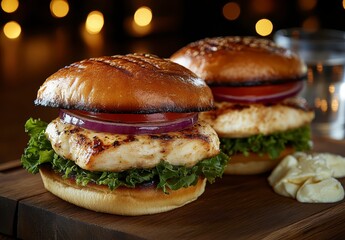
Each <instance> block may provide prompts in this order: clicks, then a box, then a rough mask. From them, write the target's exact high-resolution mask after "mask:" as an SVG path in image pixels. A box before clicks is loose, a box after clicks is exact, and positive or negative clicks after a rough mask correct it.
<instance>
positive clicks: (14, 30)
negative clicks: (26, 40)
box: [3, 21, 22, 39]
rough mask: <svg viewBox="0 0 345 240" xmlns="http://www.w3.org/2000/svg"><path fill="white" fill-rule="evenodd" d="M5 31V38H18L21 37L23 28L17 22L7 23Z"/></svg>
mask: <svg viewBox="0 0 345 240" xmlns="http://www.w3.org/2000/svg"><path fill="white" fill-rule="evenodd" d="M3 30H4V34H5V36H6V37H7V38H9V39H15V38H18V37H19V36H20V33H21V32H22V28H21V27H20V25H19V24H18V23H17V22H15V21H11V22H8V23H6V24H5V26H4V29H3Z"/></svg>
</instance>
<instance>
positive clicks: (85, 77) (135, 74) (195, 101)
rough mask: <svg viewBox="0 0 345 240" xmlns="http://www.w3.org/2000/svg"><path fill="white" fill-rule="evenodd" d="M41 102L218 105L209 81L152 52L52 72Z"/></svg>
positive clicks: (188, 108)
mask: <svg viewBox="0 0 345 240" xmlns="http://www.w3.org/2000/svg"><path fill="white" fill-rule="evenodd" d="M35 104H36V105H42V106H50V107H59V108H66V109H80V110H86V111H93V112H108V113H158V112H198V111H206V110H210V109H211V108H212V107H213V96H212V93H211V90H210V89H209V87H208V86H207V85H206V83H205V82H204V81H203V80H202V79H200V78H199V77H197V76H196V75H195V74H194V73H193V72H191V71H190V70H188V69H187V68H185V67H183V66H181V65H178V64H176V63H174V62H172V61H170V60H167V59H162V58H159V57H156V56H154V55H149V54H128V55H115V56H105V57H99V58H90V59H86V60H83V61H80V62H76V63H73V64H71V65H69V66H66V67H65V68H62V69H60V70H59V71H57V72H56V73H54V74H53V75H51V76H50V77H49V78H48V79H47V80H46V81H45V82H44V83H43V85H42V86H41V87H40V89H39V91H38V93H37V99H36V100H35Z"/></svg>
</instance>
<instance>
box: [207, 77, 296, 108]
mask: <svg viewBox="0 0 345 240" xmlns="http://www.w3.org/2000/svg"><path fill="white" fill-rule="evenodd" d="M302 88H303V82H298V83H296V84H295V85H294V87H293V88H290V89H288V90H286V91H282V92H276V93H273V94H269V95H246V94H244V95H242V96H238V95H229V94H225V93H219V92H216V91H213V95H214V98H215V100H216V101H227V102H242V103H243V102H244V103H245V102H249V103H257V102H263V103H266V102H277V101H281V100H283V99H285V98H289V97H293V96H296V95H297V93H299V92H300V91H301V90H302Z"/></svg>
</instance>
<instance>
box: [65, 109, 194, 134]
mask: <svg viewBox="0 0 345 240" xmlns="http://www.w3.org/2000/svg"><path fill="white" fill-rule="evenodd" d="M59 117H60V119H61V120H62V121H63V122H65V123H69V124H73V125H76V126H79V127H82V128H86V129H89V130H93V131H98V132H109V133H117V134H158V133H167V132H176V131H180V130H182V129H185V128H188V127H191V126H193V125H194V123H196V122H197V121H198V114H197V113H195V114H193V115H191V116H190V117H185V118H179V119H176V120H173V121H168V122H156V123H152V122H147V123H124V122H104V121H100V120H96V119H93V118H87V117H84V116H80V115H77V114H75V113H72V112H71V111H68V110H65V109H60V113H59Z"/></svg>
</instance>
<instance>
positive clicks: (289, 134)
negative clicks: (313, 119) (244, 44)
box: [220, 126, 311, 159]
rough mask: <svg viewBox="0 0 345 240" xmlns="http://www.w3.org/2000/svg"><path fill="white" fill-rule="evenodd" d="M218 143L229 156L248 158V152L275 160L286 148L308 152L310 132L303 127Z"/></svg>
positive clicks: (308, 128) (224, 140)
mask: <svg viewBox="0 0 345 240" xmlns="http://www.w3.org/2000/svg"><path fill="white" fill-rule="evenodd" d="M220 142H221V144H220V146H221V150H222V151H223V152H224V153H225V154H227V155H229V156H231V155H233V154H236V153H242V154H243V155H245V156H248V154H249V153H250V152H253V153H257V154H259V155H262V154H268V155H269V157H270V158H271V159H276V158H278V157H279V155H280V154H281V152H282V151H283V150H284V149H285V148H286V147H293V148H294V149H296V150H297V151H304V150H309V149H310V148H311V132H310V127H309V126H304V127H301V128H297V129H294V130H289V131H285V132H278V133H274V134H271V135H263V134H258V135H254V136H251V137H248V138H221V139H220Z"/></svg>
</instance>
